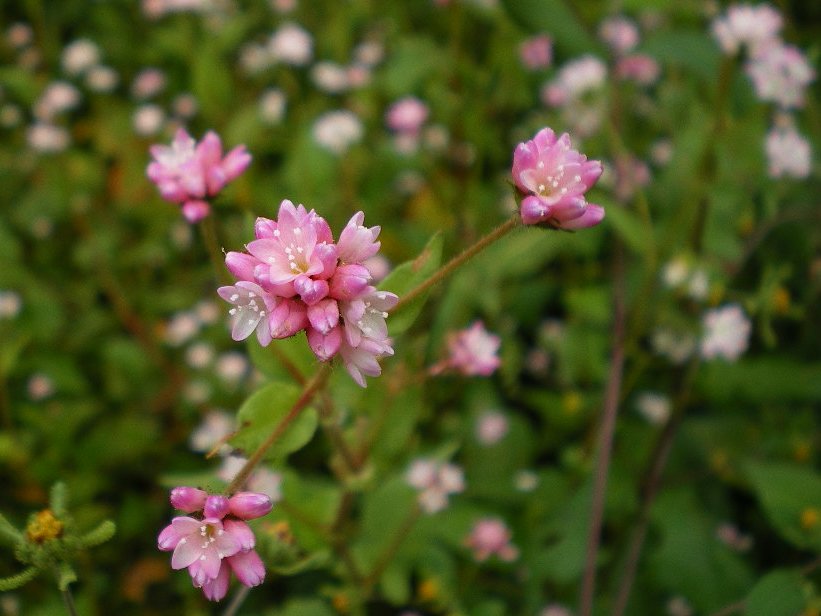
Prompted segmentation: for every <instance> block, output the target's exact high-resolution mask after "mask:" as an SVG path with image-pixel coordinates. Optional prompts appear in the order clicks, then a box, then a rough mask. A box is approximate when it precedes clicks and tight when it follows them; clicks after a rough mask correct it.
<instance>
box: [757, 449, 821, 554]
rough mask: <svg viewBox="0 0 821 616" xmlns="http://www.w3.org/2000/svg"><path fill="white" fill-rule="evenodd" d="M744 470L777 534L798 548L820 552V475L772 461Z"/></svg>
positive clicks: (806, 469)
mask: <svg viewBox="0 0 821 616" xmlns="http://www.w3.org/2000/svg"><path fill="white" fill-rule="evenodd" d="M745 469H746V472H747V476H748V477H749V479H750V482H751V483H752V488H753V490H754V491H755V493H756V495H757V496H758V500H759V501H760V502H761V506H762V507H763V509H764V512H765V513H766V514H767V518H769V520H770V522H772V524H773V526H775V529H776V530H777V531H778V533H779V534H780V535H781V536H782V537H783V538H784V539H786V540H787V541H789V542H790V543H792V544H793V545H796V546H798V547H799V548H805V549H812V550H816V551H821V522H819V519H821V475H819V474H818V473H817V472H815V471H813V470H812V469H809V468H805V467H801V466H795V465H792V464H784V463H776V462H749V463H748V464H746V466H745Z"/></svg>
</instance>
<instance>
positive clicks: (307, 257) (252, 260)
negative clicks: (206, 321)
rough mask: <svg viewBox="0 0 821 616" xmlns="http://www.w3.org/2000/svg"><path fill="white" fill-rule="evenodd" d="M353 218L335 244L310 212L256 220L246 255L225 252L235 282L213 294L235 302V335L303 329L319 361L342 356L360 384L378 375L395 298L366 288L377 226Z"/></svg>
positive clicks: (289, 206)
mask: <svg viewBox="0 0 821 616" xmlns="http://www.w3.org/2000/svg"><path fill="white" fill-rule="evenodd" d="M364 220H365V215H364V214H363V213H362V212H357V213H356V214H354V215H353V216H352V217H351V219H350V221H349V222H348V224H347V225H346V226H345V228H344V229H343V230H342V233H341V234H340V236H339V241H338V242H336V243H335V242H334V238H333V235H332V233H331V229H330V227H329V226H328V223H327V222H326V221H325V219H323V218H321V217H320V216H319V215H317V213H316V212H315V211H314V210H311V211H307V210H306V209H305V207H303V206H302V205H299V206H295V205H294V204H293V203H291V202H290V201H288V200H287V199H286V200H284V201H283V202H282V204H281V205H280V209H279V215H278V218H277V220H270V219H267V218H259V219H258V220H257V223H256V225H255V236H256V239H255V240H254V241H252V242H250V243H249V244H248V253H238V252H229V253H228V254H227V255H226V257H225V263H226V266H227V267H228V269H229V270H230V271H231V273H232V274H233V275H234V277H235V278H237V282H236V283H235V284H234V285H232V286H226V287H221V288H220V289H218V291H217V292H218V293H219V295H220V297H222V298H223V299H224V300H226V301H227V302H229V303H231V304H233V307H232V308H231V310H230V311H229V313H230V314H231V315H232V316H233V317H234V323H233V327H232V333H231V335H232V337H233V338H234V340H242V339H244V338H247V337H248V336H250V335H251V334H252V333H253V332H254V331H256V333H257V338H258V339H259V342H260V344H262V345H263V346H265V345H267V344H268V343H270V342H271V340H272V339H274V338H286V337H288V336H293V335H294V334H297V333H299V332H300V331H303V330H304V331H305V334H306V337H307V339H308V344H309V346H310V347H311V350H312V351H313V352H314V354H315V355H316V357H317V359H319V360H320V361H330V360H331V359H332V358H333V357H335V356H337V355H340V356H341V357H342V361H343V362H344V363H345V367H346V368H347V370H348V372H349V373H350V375H351V377H352V378H353V379H354V380H355V381H356V382H357V383H358V384H359V385H361V386H362V387H364V386H365V378H364V377H365V376H378V375H379V374H381V368H380V366H379V362H378V359H380V358H382V357H385V356H388V355H393V348H392V347H391V342H390V340H389V339H388V328H387V324H386V322H385V319H386V318H387V316H388V311H390V310H391V309H392V308H393V307H394V306H395V305H396V302H397V301H398V299H399V298H398V297H397V296H396V295H394V294H393V293H389V292H387V291H379V290H377V289H375V288H374V287H373V286H371V282H372V280H373V276H372V275H371V272H370V270H369V269H368V267H367V266H366V265H365V261H366V260H367V259H371V258H373V257H374V256H375V255H376V253H377V252H378V250H379V245H380V243H379V242H378V241H377V237H378V236H379V230H380V229H379V227H366V226H364V224H363V223H364Z"/></svg>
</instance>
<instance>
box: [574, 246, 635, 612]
mask: <svg viewBox="0 0 821 616" xmlns="http://www.w3.org/2000/svg"><path fill="white" fill-rule="evenodd" d="M613 287H614V288H613V296H614V306H613V308H614V324H613V355H612V358H611V360H610V374H609V376H608V378H607V388H606V389H605V394H604V404H603V409H602V412H603V417H602V424H601V428H600V433H599V444H598V450H599V455H598V459H597V461H596V470H595V476H594V479H593V495H592V501H591V503H590V523H589V525H588V530H587V549H586V551H585V559H584V575H583V577H582V588H581V596H580V600H579V614H580V616H590V615H591V614H592V611H593V598H594V596H595V593H596V557H597V555H598V552H599V543H600V541H601V529H602V522H603V518H604V502H605V496H606V493H607V475H608V472H609V470H610V458H611V454H612V451H613V435H614V433H615V430H616V416H617V414H618V409H619V398H620V396H621V383H622V373H623V371H624V357H625V355H624V341H625V329H626V314H627V311H626V308H625V272H624V247H623V246H622V244H621V243H616V244H615V246H614V256H613Z"/></svg>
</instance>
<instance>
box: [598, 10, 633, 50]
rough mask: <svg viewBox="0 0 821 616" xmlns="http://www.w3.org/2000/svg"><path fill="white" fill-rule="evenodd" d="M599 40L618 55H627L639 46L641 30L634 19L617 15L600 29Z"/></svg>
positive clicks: (606, 20) (608, 19)
mask: <svg viewBox="0 0 821 616" xmlns="http://www.w3.org/2000/svg"><path fill="white" fill-rule="evenodd" d="M599 38H601V40H603V41H604V42H605V43H607V45H608V46H609V47H610V48H611V49H612V50H613V51H614V52H616V53H617V54H623V53H627V52H628V51H630V50H631V49H633V48H634V47H635V46H636V45H638V44H639V29H638V26H636V24H635V22H634V21H633V20H632V19H628V18H627V17H624V16H623V15H616V16H613V17H609V18H607V19H605V20H604V21H603V22H602V24H601V26H600V27H599Z"/></svg>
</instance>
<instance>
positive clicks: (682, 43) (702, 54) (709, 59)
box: [640, 29, 721, 80]
mask: <svg viewBox="0 0 821 616" xmlns="http://www.w3.org/2000/svg"><path fill="white" fill-rule="evenodd" d="M640 49H641V51H642V52H643V53H646V54H648V55H650V56H653V57H654V58H655V59H656V60H658V61H659V62H660V63H661V64H672V65H674V66H680V67H682V68H685V69H687V70H689V71H691V72H692V73H693V74H695V75H697V76H699V77H702V78H704V79H709V80H714V79H715V78H716V76H717V71H718V66H719V63H720V61H721V52H720V51H719V48H718V45H717V44H716V42H715V41H714V40H713V39H712V37H711V36H710V35H709V33H708V32H707V30H706V29H705V30H683V29H682V30H666V31H662V32H658V33H656V34H651V35H650V36H648V37H647V39H646V40H645V41H644V43H642V45H641V48H640Z"/></svg>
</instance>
